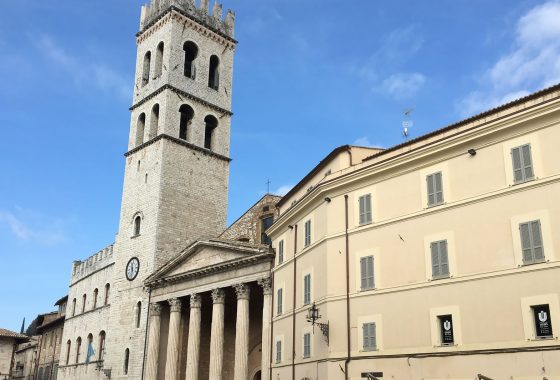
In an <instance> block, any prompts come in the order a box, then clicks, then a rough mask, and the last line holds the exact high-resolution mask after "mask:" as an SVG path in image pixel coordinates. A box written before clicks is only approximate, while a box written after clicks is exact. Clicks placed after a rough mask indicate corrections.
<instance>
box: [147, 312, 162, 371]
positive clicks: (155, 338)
mask: <svg viewBox="0 0 560 380" xmlns="http://www.w3.org/2000/svg"><path fill="white" fill-rule="evenodd" d="M160 325H161V305H160V304H158V303H152V304H150V333H149V336H148V357H147V360H148V362H147V367H146V380H156V379H157V369H158V358H159V334H160Z"/></svg>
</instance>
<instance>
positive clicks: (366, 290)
mask: <svg viewBox="0 0 560 380" xmlns="http://www.w3.org/2000/svg"><path fill="white" fill-rule="evenodd" d="M370 290H377V288H376V287H375V286H373V287H371V288H360V292H369V291H370Z"/></svg>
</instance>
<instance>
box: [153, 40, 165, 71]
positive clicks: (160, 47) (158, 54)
mask: <svg viewBox="0 0 560 380" xmlns="http://www.w3.org/2000/svg"><path fill="white" fill-rule="evenodd" d="M163 46H164V45H163V41H162V42H160V43H159V45H158V46H157V50H156V75H155V76H154V78H159V77H160V76H161V73H162V66H163Z"/></svg>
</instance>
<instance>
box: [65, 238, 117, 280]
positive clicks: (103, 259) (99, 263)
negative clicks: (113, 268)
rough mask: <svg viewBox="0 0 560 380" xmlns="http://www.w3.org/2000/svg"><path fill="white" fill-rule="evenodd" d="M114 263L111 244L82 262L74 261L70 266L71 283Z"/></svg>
mask: <svg viewBox="0 0 560 380" xmlns="http://www.w3.org/2000/svg"><path fill="white" fill-rule="evenodd" d="M114 261H115V260H114V258H113V244H111V245H109V246H107V247H105V248H103V249H102V250H101V251H99V252H97V253H96V254H94V255H92V256H90V257H88V258H87V259H86V260H84V261H74V263H73V265H72V283H75V282H76V281H78V280H80V279H82V278H84V277H86V276H89V275H90V274H91V273H93V272H96V271H98V270H100V269H102V268H104V267H106V266H107V265H109V264H112V263H113V262H114Z"/></svg>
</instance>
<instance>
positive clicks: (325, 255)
mask: <svg viewBox="0 0 560 380" xmlns="http://www.w3.org/2000/svg"><path fill="white" fill-rule="evenodd" d="M558 141H560V86H555V87H551V88H549V89H546V90H543V91H541V92H538V93H535V94H533V95H530V96H528V97H526V98H523V99H520V100H518V101H515V102H513V103H509V104H506V105H504V106H501V107H499V108H496V109H493V110H490V111H488V112H485V113H483V114H481V115H478V116H475V117H473V118H470V119H467V120H464V121H461V122H459V123H456V124H453V125H451V126H448V127H446V128H443V129H440V130H436V131H434V132H432V133H429V134H427V135H425V136H421V137H419V138H416V139H414V140H411V141H408V142H405V143H403V144H401V145H398V146H395V147H392V148H389V149H386V150H380V151H371V152H370V153H369V154H366V152H365V151H363V150H361V149H359V148H358V149H356V148H355V147H341V148H338V149H336V150H335V151H334V152H333V153H332V154H331V155H329V157H327V158H326V159H325V160H323V161H322V162H321V163H320V164H319V165H318V166H317V167H316V168H315V169H314V170H313V171H312V172H311V173H309V175H307V176H306V177H305V178H304V179H303V180H302V181H301V182H300V183H299V184H298V185H297V186H295V187H294V188H293V189H292V190H291V191H290V192H289V193H288V194H287V195H286V196H285V197H284V198H283V199H282V200H281V201H280V203H279V205H278V206H279V212H280V216H279V219H278V220H277V221H276V223H275V224H274V225H273V226H272V227H271V228H270V229H269V230H268V234H269V235H270V236H271V238H272V240H273V246H274V248H275V249H276V262H275V266H274V269H273V281H274V293H273V294H274V304H275V307H274V310H275V314H274V317H273V320H272V336H273V355H272V362H273V364H272V370H271V378H272V379H321V380H324V379H343V378H344V379H359V378H361V377H363V375H362V374H363V373H366V372H370V373H373V372H381V373H383V378H392V379H473V378H475V377H476V376H477V375H478V374H481V375H483V376H487V377H488V378H492V379H535V380H536V379H544V378H546V379H560V344H559V343H558V335H559V333H560V309H559V291H560V262H559V256H558V255H559V254H560V253H559V252H560V251H559V250H560V240H559V239H558V238H557V237H556V236H557V235H558V231H560V203H559V202H558V198H559V197H560V182H559V181H558V180H559V179H560V159H559V158H560V156H559V150H558ZM366 155H367V156H366ZM312 309H316V310H317V314H319V315H320V318H316V319H313V318H309V316H310V310H312ZM310 321H315V326H314V327H313V326H312V324H311V323H310ZM481 378H484V377H481Z"/></svg>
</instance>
